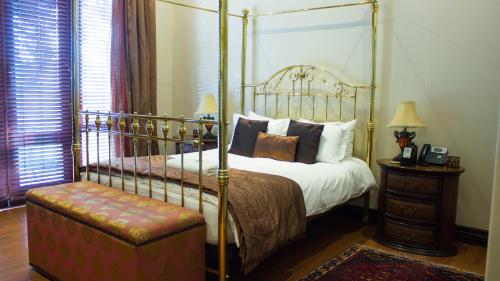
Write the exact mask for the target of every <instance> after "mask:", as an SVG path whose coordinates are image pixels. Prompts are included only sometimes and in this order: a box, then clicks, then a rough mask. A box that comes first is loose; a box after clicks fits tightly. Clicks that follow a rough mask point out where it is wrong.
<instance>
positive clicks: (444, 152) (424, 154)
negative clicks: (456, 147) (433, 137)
mask: <svg viewBox="0 0 500 281" xmlns="http://www.w3.org/2000/svg"><path fill="white" fill-rule="evenodd" d="M447 157H448V149H447V148H446V147H439V146H431V145H430V144H424V145H423V146H422V150H421V151H420V156H419V157H418V162H419V163H428V164H432V165H444V164H445V163H446V158H447Z"/></svg>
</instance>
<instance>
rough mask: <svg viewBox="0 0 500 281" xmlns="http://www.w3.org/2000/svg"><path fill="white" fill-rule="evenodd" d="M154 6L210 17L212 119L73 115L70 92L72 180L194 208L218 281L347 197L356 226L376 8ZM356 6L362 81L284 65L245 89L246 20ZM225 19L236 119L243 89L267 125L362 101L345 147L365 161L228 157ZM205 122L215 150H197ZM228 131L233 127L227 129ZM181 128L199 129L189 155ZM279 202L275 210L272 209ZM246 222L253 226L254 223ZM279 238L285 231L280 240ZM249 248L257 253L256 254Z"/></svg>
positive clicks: (330, 117) (364, 190)
mask: <svg viewBox="0 0 500 281" xmlns="http://www.w3.org/2000/svg"><path fill="white" fill-rule="evenodd" d="M75 1H78V0H75ZM161 1H163V2H167V3H170V4H173V5H178V6H183V7H187V8H194V9H198V10H203V11H207V12H214V13H218V14H219V27H220V31H219V39H220V54H219V58H220V65H219V95H218V105H219V114H218V120H216V121H215V120H204V119H195V118H184V117H183V116H180V117H169V116H152V115H140V114H127V113H112V112H110V113H102V112H89V111H86V112H80V105H79V100H80V99H79V92H78V85H75V86H74V89H73V92H74V98H73V100H74V120H73V122H74V145H73V154H74V179H75V181H79V180H81V179H83V180H90V181H95V182H97V183H101V184H106V185H109V186H110V187H113V188H118V189H121V190H124V191H128V192H133V193H135V194H140V195H143V196H147V197H150V198H155V199H159V200H164V201H166V202H170V203H174V204H177V205H180V206H182V207H186V208H190V209H194V210H197V211H199V212H200V213H202V214H204V216H205V220H206V222H207V249H208V252H207V253H208V255H209V256H210V255H213V256H215V257H216V258H215V259H211V258H209V259H208V265H209V269H208V272H210V273H214V274H218V276H219V280H225V279H226V278H227V277H228V273H229V271H231V277H233V274H234V275H237V274H238V273H239V272H240V271H241V270H243V271H244V273H247V272H248V271H250V270H251V269H253V268H254V267H255V266H256V265H257V264H258V263H259V262H260V261H262V260H263V259H264V258H266V257H268V256H269V255H271V254H272V253H273V252H275V251H276V250H277V249H278V248H280V247H282V246H284V245H286V244H288V243H291V242H293V241H294V240H296V239H299V238H301V237H302V236H303V235H304V230H305V225H304V222H306V220H310V219H313V218H315V217H317V216H319V215H321V214H324V213H326V212H328V211H330V210H332V209H335V208H337V207H339V206H341V205H343V204H346V203H349V202H351V201H353V200H355V199H358V198H364V210H365V212H364V219H366V218H367V211H368V204H369V192H370V189H371V187H373V185H374V184H375V182H374V179H373V175H372V174H371V171H370V169H369V165H370V163H371V160H372V140H373V131H374V120H373V119H374V96H375V79H376V76H375V75H376V71H375V70H376V57H375V54H376V35H377V12H378V3H377V1H372V0H370V1H364V2H357V3H348V4H341V5H331V6H324V7H314V8H310V9H300V10H287V11H281V12H274V13H266V14H261V15H257V14H256V15H252V14H250V13H249V12H248V10H244V11H243V13H242V15H241V16H240V15H233V14H228V11H227V0H220V1H219V10H218V11H216V10H211V9H206V8H200V7H195V6H191V5H186V4H180V3H176V2H171V1H167V0H161ZM360 5H369V6H371V7H372V34H371V44H372V48H371V55H372V60H371V81H370V83H369V84H366V85H362V84H359V85H358V84H353V83H349V82H346V81H344V80H342V79H339V78H338V77H337V76H336V75H335V74H333V73H332V72H330V71H328V70H326V69H324V68H321V67H317V66H313V65H290V66H287V67H285V68H283V69H281V70H279V71H277V72H276V73H274V74H273V75H271V76H270V77H269V78H268V79H266V81H264V82H262V83H259V84H247V83H246V80H245V79H246V56H247V54H246V47H247V26H248V18H249V17H253V18H258V17H261V16H271V15H281V14H287V13H297V12H306V11H312V10H320V9H332V8H340V7H351V6H360ZM75 7H78V5H75ZM77 14H78V13H77V12H75V14H74V15H75V21H77V20H78V19H77V16H76V15H77ZM228 16H235V17H239V18H241V19H242V23H243V33H242V35H243V40H242V58H241V62H242V69H241V79H242V81H241V114H243V115H244V114H245V113H246V112H247V111H246V108H247V106H246V103H247V92H249V93H251V103H252V108H253V111H254V112H255V111H259V112H260V113H261V114H263V115H264V116H261V118H268V119H270V118H271V117H273V118H289V119H292V118H293V119H300V118H308V119H311V120H315V121H317V122H334V121H337V122H348V121H351V120H355V119H358V120H359V115H358V114H359V111H360V110H359V108H360V106H359V104H360V101H362V102H364V104H367V105H368V109H367V110H365V111H367V112H368V116H367V124H366V129H367V130H366V133H363V132H361V133H357V135H361V136H362V138H360V137H359V136H358V137H356V139H355V144H354V143H353V144H352V147H362V149H361V151H356V149H354V150H355V152H354V153H355V154H356V155H357V156H361V157H363V158H365V159H366V160H365V161H361V160H360V159H358V158H355V157H347V158H346V159H344V160H343V161H340V162H338V163H322V162H318V163H314V164H303V163H294V162H292V163H288V162H281V161H280V162H278V161H276V160H272V159H264V158H248V157H243V156H240V155H235V154H230V153H228V146H229V145H228V139H229V136H230V134H229V133H228V113H227V100H228V99H227V95H228V91H227V85H228V83H227V80H228V74H227V70H228V67H227V63H228V47H227V43H228V41H227V35H228V32H227V29H228V21H227V18H228ZM74 26H75V29H74V33H75V34H74V38H77V35H76V33H77V32H78V30H77V26H78V25H77V24H74ZM74 40H76V39H74ZM76 46H77V44H74V45H73V47H74V48H75V47H76ZM74 50H75V51H74V55H75V56H78V50H77V49H76V48H75V49H74ZM74 75H75V77H78V68H77V67H75V68H74ZM74 81H78V79H75V80H74ZM362 102H361V103H362ZM253 114H255V113H253ZM240 118H249V117H245V116H242V117H240ZM81 119H82V121H83V122H82V121H81ZM233 119H234V118H233ZM234 120H235V121H238V120H239V119H234ZM304 122H306V121H305V120H304ZM307 122H309V121H307ZM233 123H234V122H233ZM205 124H213V125H218V126H219V135H218V138H219V140H218V141H219V149H217V150H210V151H205V152H204V151H203V138H202V136H203V133H202V132H203V128H204V125H205ZM233 125H234V126H236V124H233ZM187 127H191V128H192V127H194V128H197V129H198V130H199V132H200V133H199V134H198V137H197V139H194V142H195V145H197V146H198V152H195V153H184V152H183V151H184V149H182V146H183V145H184V144H185V143H187V142H192V141H193V140H192V139H189V138H188V137H187V134H186V131H187ZM358 127H359V126H358ZM89 134H96V135H97V144H96V145H97V152H96V154H97V155H96V157H97V163H99V165H97V164H96V163H90V160H89V159H90V155H89ZM100 134H105V135H107V136H108V140H109V141H108V142H107V143H106V144H100V143H99V135H100ZM82 136H84V137H83V139H84V140H85V143H84V146H85V161H84V162H85V163H84V164H83V166H84V168H83V166H82V168H83V169H81V168H80V163H81V161H82V159H81V155H80V154H81V153H80V152H81V146H80V139H81V137H82ZM127 139H128V140H131V142H132V155H133V156H132V157H126V156H125V153H124V151H125V149H124V146H125V142H126V140H127ZM141 141H145V144H146V145H147V146H148V154H147V155H146V156H139V155H138V154H137V150H138V149H137V147H138V145H141V144H140V142H141ZM155 143H158V145H159V146H160V147H161V148H162V149H161V153H160V155H152V150H153V149H152V147H153V145H154V144H155ZM169 143H179V144H180V146H181V154H179V155H169V153H168V151H169V150H168V148H167V144H169ZM102 145H105V146H108V151H109V153H108V155H99V151H100V149H99V147H100V146H102ZM114 146H116V147H117V148H118V151H119V156H118V158H114V157H113V156H114V155H112V153H111V151H113V147H114ZM352 149H353V148H351V150H352ZM358 150H359V149H358ZM351 153H352V152H351ZM101 159H104V160H101ZM320 175H321V176H320ZM230 176H231V178H230ZM270 187H272V188H270ZM271 189H272V190H275V191H272V192H274V194H271V193H272V192H270V191H269V190H271ZM286 194H288V195H286ZM287 196H288V197H287ZM260 201H262V202H263V203H264V204H265V205H267V207H269V206H273V207H274V206H277V207H276V208H275V209H279V210H277V211H276V213H274V214H268V213H265V212H263V211H262V210H261V209H263V207H262V206H261V207H260V208H261V209H258V207H254V206H253V205H258V204H257V203H256V202H260ZM282 201H285V203H280V202H282ZM247 209H251V210H250V211H248V210H247ZM293 212H296V214H297V217H300V216H303V217H304V218H303V221H301V219H300V218H298V219H295V218H290V217H293V216H294V215H295V214H294V213H293ZM266 215H275V217H273V218H272V219H270V220H273V219H274V220H276V219H279V220H283V221H287V222H286V224H284V225H285V226H286V227H287V229H286V230H285V231H284V230H283V229H281V231H280V229H279V227H280V224H279V223H278V224H277V225H271V226H269V225H267V223H268V222H266V220H267V218H266ZM252 216H253V217H252ZM255 216H260V217H262V218H263V219H261V220H259V222H255ZM267 228H271V229H274V230H275V232H276V233H267V232H266V231H265V230H267ZM285 232H286V233H288V232H289V234H283V233H285ZM273 235H274V236H273ZM287 235H288V236H287ZM269 240H273V241H274V240H276V241H274V242H269V245H266V246H265V247H262V249H261V248H260V246H258V245H260V244H268V243H267V242H268V241H269ZM266 247H267V248H266ZM255 248H258V251H256V250H255ZM214 262H215V263H218V264H214ZM215 267H218V269H215Z"/></svg>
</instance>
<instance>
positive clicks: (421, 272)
mask: <svg viewBox="0 0 500 281" xmlns="http://www.w3.org/2000/svg"><path fill="white" fill-rule="evenodd" d="M311 280H315V281H344V280H350V281H353V280H367V281H368V280H369V281H386V280H388V281H398V280H401V281H402V280H404V281H482V280H484V277H482V276H478V275H475V274H472V273H467V272H462V271H458V270H455V269H452V268H449V267H443V266H439V265H436V264H432V263H427V262H422V261H416V260H411V259H408V258H404V257H398V256H394V255H391V254H387V253H384V252H380V251H377V250H374V249H370V248H368V247H365V246H362V247H353V248H351V249H350V250H348V251H346V252H344V253H342V254H340V255H339V256H337V257H335V258H334V259H332V260H330V261H329V262H327V263H325V264H323V265H322V266H320V267H318V268H317V269H316V270H315V271H313V272H311V273H309V274H308V275H307V276H305V277H303V278H302V279H300V281H311Z"/></svg>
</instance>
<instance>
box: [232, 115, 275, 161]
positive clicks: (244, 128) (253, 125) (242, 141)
mask: <svg viewBox="0 0 500 281" xmlns="http://www.w3.org/2000/svg"><path fill="white" fill-rule="evenodd" d="M267 123H269V121H261V120H250V119H245V118H240V119H238V124H236V128H235V129H234V136H233V142H232V143H231V149H229V153H232V154H237V155H241V156H246V157H252V155H253V149H254V147H255V142H256V141H257V135H258V134H259V132H263V133H264V132H266V131H267Z"/></svg>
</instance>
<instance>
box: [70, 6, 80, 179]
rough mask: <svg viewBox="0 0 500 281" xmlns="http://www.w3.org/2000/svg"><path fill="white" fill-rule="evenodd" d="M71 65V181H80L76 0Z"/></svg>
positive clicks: (73, 14)
mask: <svg viewBox="0 0 500 281" xmlns="http://www.w3.org/2000/svg"><path fill="white" fill-rule="evenodd" d="M71 8H72V18H71V20H72V21H71V27H72V32H71V49H72V52H71V66H72V69H71V70H72V76H73V83H72V89H71V90H72V96H73V147H72V149H73V181H75V182H76V181H80V153H81V146H80V112H79V111H80V88H79V84H78V81H79V80H78V56H79V50H78V0H73V1H72V6H71Z"/></svg>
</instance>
